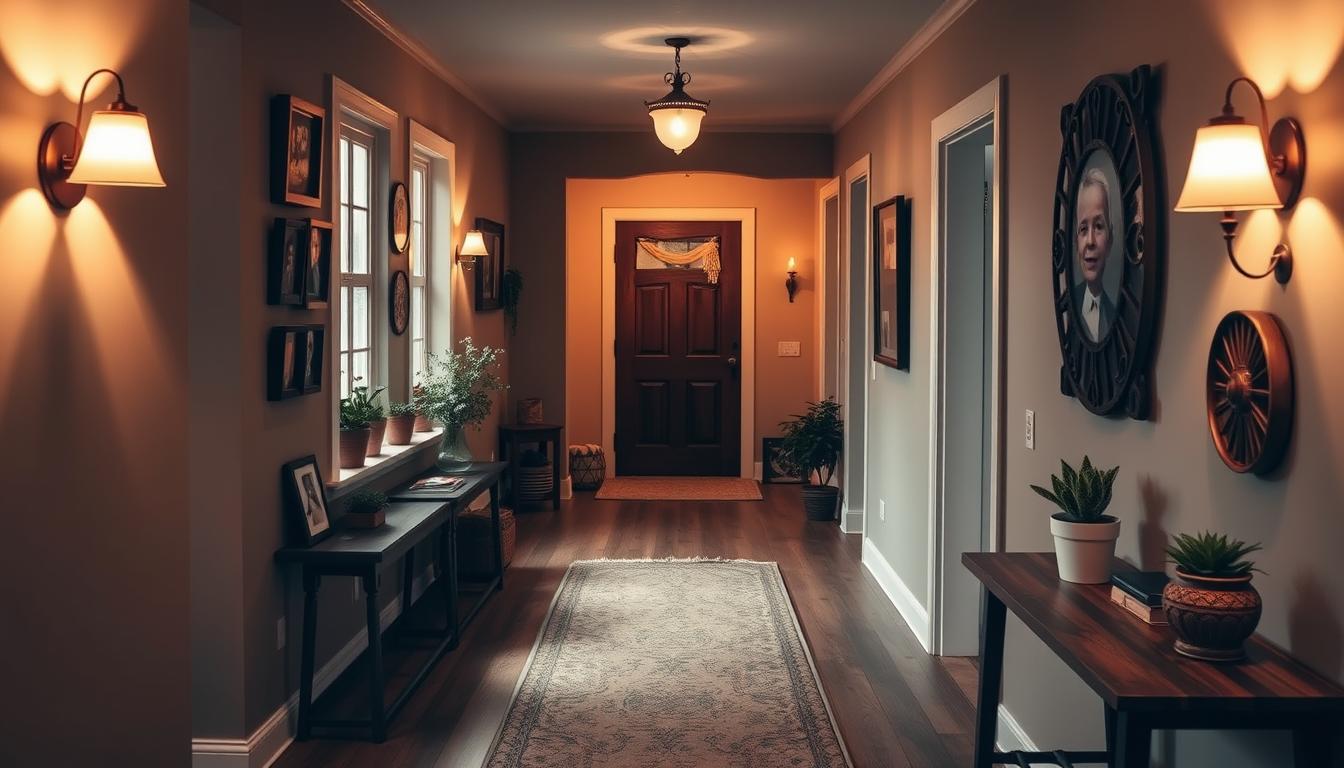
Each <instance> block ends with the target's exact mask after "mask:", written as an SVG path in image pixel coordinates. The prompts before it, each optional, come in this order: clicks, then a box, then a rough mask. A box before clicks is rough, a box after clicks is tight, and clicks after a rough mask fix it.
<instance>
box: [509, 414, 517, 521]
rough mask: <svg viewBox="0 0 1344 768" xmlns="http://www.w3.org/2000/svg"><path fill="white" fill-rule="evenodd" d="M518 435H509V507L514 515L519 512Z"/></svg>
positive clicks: (512, 433)
mask: <svg viewBox="0 0 1344 768" xmlns="http://www.w3.org/2000/svg"><path fill="white" fill-rule="evenodd" d="M518 453H519V451H518V435H517V433H514V432H510V433H509V507H510V508H512V509H513V511H514V513H515V514H517V512H518V467H519V466H520V462H519V458H520V457H519V455H518Z"/></svg>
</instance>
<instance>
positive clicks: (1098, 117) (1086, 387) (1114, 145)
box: [1051, 65, 1167, 420]
mask: <svg viewBox="0 0 1344 768" xmlns="http://www.w3.org/2000/svg"><path fill="white" fill-rule="evenodd" d="M1157 96H1158V94H1157V76H1156V74H1155V73H1153V71H1152V69H1151V68H1150V67H1149V66H1147V65H1144V66H1141V67H1139V68H1137V69H1135V70H1134V71H1132V72H1130V73H1129V74H1128V75H1103V76H1100V77H1097V78H1095V79H1094V80H1092V82H1090V83H1088V84H1087V87H1086V88H1084V89H1083V91H1082V93H1081V94H1079V96H1078V100H1077V101H1076V102H1074V103H1072V104H1066V105H1065V106H1064V107H1063V108H1062V109H1061V110H1060V132H1061V134H1062V135H1063V146H1062V148H1061V150H1060V155H1059V173H1058V176H1057V177H1056V182H1055V202H1054V206H1053V208H1054V220H1053V224H1052V227H1051V232H1053V237H1052V242H1051V280H1052V283H1053V290H1054V298H1055V305H1054V313H1055V326H1056V328H1057V330H1058V332H1059V350H1060V357H1061V360H1062V364H1061V366H1060V377H1059V385H1060V391H1061V392H1063V393H1064V394H1065V395H1068V396H1070V397H1075V398H1077V399H1078V401H1079V402H1080V403H1082V404H1083V406H1084V407H1086V408H1087V409H1088V410H1089V411H1091V412H1093V413H1096V414H1099V415H1104V416H1109V415H1115V414H1123V415H1125V416H1128V417H1129V418H1132V419H1138V420H1146V419H1147V418H1148V417H1149V413H1150V410H1151V404H1152V376H1151V371H1152V354H1153V346H1154V343H1155V340H1156V336H1157V327H1158V324H1159V320H1160V318H1161V301H1162V296H1163V293H1162V282H1163V279H1164V275H1165V271H1166V219H1167V206H1166V201H1165V189H1166V184H1165V181H1164V179H1163V177H1162V167H1161V158H1160V156H1159V151H1158V143H1157V137H1158V132H1157V128H1158V125H1157V115H1156V105H1157ZM1095 152H1106V153H1108V155H1109V158H1110V160H1111V163H1112V165H1113V167H1114V169H1115V172H1116V175H1117V176H1118V180H1119V186H1120V197H1121V201H1120V211H1121V215H1122V222H1124V224H1123V226H1115V225H1114V224H1112V232H1113V236H1114V237H1123V255H1124V258H1123V260H1122V266H1123V273H1122V277H1121V279H1120V283H1119V289H1118V292H1117V293H1118V295H1117V297H1116V300H1115V302H1114V309H1113V318H1112V319H1111V321H1110V324H1109V327H1108V329H1107V331H1106V332H1105V333H1104V334H1103V335H1102V337H1101V339H1100V340H1099V341H1098V340H1093V339H1092V338H1091V334H1090V333H1085V332H1084V330H1083V327H1082V322H1081V318H1080V317H1079V316H1078V309H1077V308H1076V303H1075V301H1074V292H1075V291H1076V290H1077V288H1076V285H1077V281H1076V280H1075V278H1074V269H1075V263H1074V262H1075V259H1074V254H1073V245H1072V237H1073V236H1074V235H1073V233H1075V232H1076V224H1075V222H1074V218H1075V213H1074V212H1075V210H1076V198H1077V194H1078V190H1079V186H1080V182H1081V179H1080V175H1081V174H1083V173H1084V171H1085V169H1086V168H1087V163H1088V159H1089V157H1090V156H1091V155H1092V154H1093V153H1095Z"/></svg>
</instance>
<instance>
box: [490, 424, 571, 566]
mask: <svg viewBox="0 0 1344 768" xmlns="http://www.w3.org/2000/svg"><path fill="white" fill-rule="evenodd" d="M551 445H553V446H554V447H555V450H553V451H551V509H559V508H560V433H559V432H556V434H555V440H554V441H553V442H552V443H551ZM502 572H503V571H502V569H501V573H502Z"/></svg>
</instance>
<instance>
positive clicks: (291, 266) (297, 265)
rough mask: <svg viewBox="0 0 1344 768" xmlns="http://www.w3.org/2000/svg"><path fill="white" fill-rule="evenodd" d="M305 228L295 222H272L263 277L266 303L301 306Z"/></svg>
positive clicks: (286, 220)
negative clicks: (264, 278)
mask: <svg viewBox="0 0 1344 768" xmlns="http://www.w3.org/2000/svg"><path fill="white" fill-rule="evenodd" d="M306 229H307V225H306V224H305V223H304V222H303V221H301V220H299V219H276V220H275V226H274V227H273V228H272V230H271V248H270V252H271V253H270V265H269V269H267V275H266V286H267V289H266V301H267V302H268V303H270V304H280V305H285V304H288V305H290V306H303V291H304V285H303V282H304V276H305V274H306V273H307V269H308V268H307V258H308V235H307V231H306Z"/></svg>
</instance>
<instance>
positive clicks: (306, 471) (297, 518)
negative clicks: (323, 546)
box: [280, 456, 331, 547]
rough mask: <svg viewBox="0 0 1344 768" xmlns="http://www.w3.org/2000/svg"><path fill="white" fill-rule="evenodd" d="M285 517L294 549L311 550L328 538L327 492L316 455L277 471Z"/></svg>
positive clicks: (290, 463) (329, 519)
mask: <svg viewBox="0 0 1344 768" xmlns="http://www.w3.org/2000/svg"><path fill="white" fill-rule="evenodd" d="M280 484H281V485H282V486H283V488H284V495H285V515H286V517H287V520H288V527H289V529H290V530H291V532H292V533H291V537H292V538H291V540H292V541H293V543H294V545H295V546H302V547H311V546H312V545H314V544H316V543H318V542H319V541H321V540H323V539H325V538H326V537H328V536H330V535H331V516H330V515H329V514H328V511H327V489H326V485H325V484H324V483H323V482H322V472H321V470H319V469H318V466H317V457H316V456H305V457H303V458H302V459H296V460H294V461H291V462H289V463H287V464H285V466H284V468H282V469H281V470H280Z"/></svg>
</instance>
